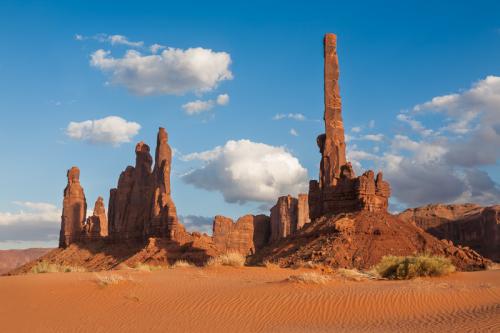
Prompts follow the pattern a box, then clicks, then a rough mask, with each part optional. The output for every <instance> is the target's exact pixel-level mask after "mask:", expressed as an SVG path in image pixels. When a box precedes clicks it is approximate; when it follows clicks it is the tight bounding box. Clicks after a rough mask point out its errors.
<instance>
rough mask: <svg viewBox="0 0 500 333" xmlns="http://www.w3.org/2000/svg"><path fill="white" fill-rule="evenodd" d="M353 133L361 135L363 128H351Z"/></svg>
mask: <svg viewBox="0 0 500 333" xmlns="http://www.w3.org/2000/svg"><path fill="white" fill-rule="evenodd" d="M351 132H353V133H359V132H361V127H359V126H356V127H353V128H351Z"/></svg>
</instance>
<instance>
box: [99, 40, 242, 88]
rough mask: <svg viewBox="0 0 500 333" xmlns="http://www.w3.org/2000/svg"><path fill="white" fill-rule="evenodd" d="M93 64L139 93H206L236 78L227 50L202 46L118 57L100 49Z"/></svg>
mask: <svg viewBox="0 0 500 333" xmlns="http://www.w3.org/2000/svg"><path fill="white" fill-rule="evenodd" d="M90 64H91V65H92V66H94V67H96V68H98V69H99V70H101V71H102V72H104V73H106V74H107V75H109V78H110V81H111V83H112V84H115V85H122V86H124V87H126V88H127V89H128V90H129V91H130V92H132V93H134V94H137V95H155V94H175V95H182V94H185V93H187V92H195V93H203V92H207V91H211V90H213V89H214V88H216V87H217V85H218V84H219V83H220V82H222V81H225V80H231V79H232V78H233V74H232V73H231V71H230V70H229V66H230V64H231V56H230V55H229V54H228V53H226V52H215V51H212V50H210V49H204V48H201V47H196V48H189V49H186V50H183V49H178V48H167V49H165V50H163V51H162V52H161V53H159V54H150V55H143V54H141V53H140V52H138V51H136V50H128V51H127V52H126V53H125V55H124V56H123V57H119V58H115V57H112V56H111V52H110V51H105V50H102V49H100V50H97V51H95V52H94V53H92V55H91V60H90Z"/></svg>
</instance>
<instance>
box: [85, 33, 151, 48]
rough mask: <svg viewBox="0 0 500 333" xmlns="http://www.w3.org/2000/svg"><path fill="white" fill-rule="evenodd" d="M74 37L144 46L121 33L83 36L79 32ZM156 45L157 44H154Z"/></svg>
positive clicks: (112, 43)
mask: <svg viewBox="0 0 500 333" xmlns="http://www.w3.org/2000/svg"><path fill="white" fill-rule="evenodd" d="M75 39H76V40H78V41H83V40H89V39H91V40H96V41H98V42H101V43H110V44H111V45H125V46H129V47H135V48H141V47H143V46H144V42H142V41H139V42H132V41H130V40H129V39H128V38H127V37H126V36H123V35H108V34H103V33H101V34H96V35H94V36H84V35H80V34H76V35H75ZM155 45H157V44H155Z"/></svg>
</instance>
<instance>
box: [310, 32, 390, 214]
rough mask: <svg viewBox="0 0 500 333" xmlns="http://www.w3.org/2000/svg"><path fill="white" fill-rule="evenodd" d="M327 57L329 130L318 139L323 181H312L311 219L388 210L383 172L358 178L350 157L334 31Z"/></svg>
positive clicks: (328, 41)
mask: <svg viewBox="0 0 500 333" xmlns="http://www.w3.org/2000/svg"><path fill="white" fill-rule="evenodd" d="M324 59H325V60H324V66H325V69H324V90H325V91H324V94H325V113H324V117H323V118H324V121H325V133H324V134H321V135H319V136H318V138H317V144H318V147H319V150H320V153H321V163H320V171H319V181H316V180H312V181H311V182H310V183H309V209H310V213H309V215H310V218H311V220H314V219H316V218H318V217H320V216H322V215H324V214H337V213H342V212H352V211H359V210H369V211H386V210H387V207H388V200H389V196H390V186H389V183H387V182H385V181H384V180H383V177H382V173H381V172H379V173H378V174H377V176H376V177H375V175H374V173H373V171H371V170H370V171H367V172H365V173H364V174H363V175H362V176H360V177H356V175H355V173H354V170H353V168H352V166H351V164H350V163H349V162H347V159H346V153H345V150H346V145H345V136H344V125H343V122H342V102H341V98H340V89H339V83H338V81H339V65H338V57H337V37H336V36H335V35H334V34H326V35H325V38H324Z"/></svg>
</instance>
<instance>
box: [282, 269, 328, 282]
mask: <svg viewBox="0 0 500 333" xmlns="http://www.w3.org/2000/svg"><path fill="white" fill-rule="evenodd" d="M329 280H330V277H329V276H327V275H323V274H319V273H315V272H307V273H302V274H297V275H290V276H289V277H288V279H287V281H290V282H296V283H305V284H325V283H326V282H328V281H329Z"/></svg>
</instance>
